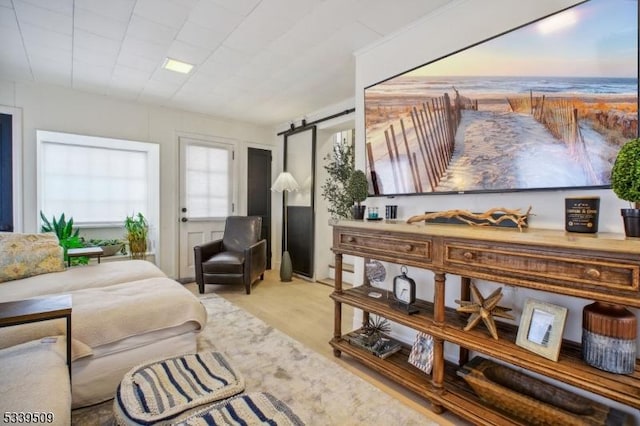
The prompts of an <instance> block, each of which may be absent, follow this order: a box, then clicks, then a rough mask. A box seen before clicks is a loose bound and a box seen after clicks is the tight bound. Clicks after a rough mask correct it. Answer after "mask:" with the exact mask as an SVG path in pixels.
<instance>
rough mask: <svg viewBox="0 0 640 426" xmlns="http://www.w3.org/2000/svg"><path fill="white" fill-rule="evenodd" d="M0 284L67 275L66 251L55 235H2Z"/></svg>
mask: <svg viewBox="0 0 640 426" xmlns="http://www.w3.org/2000/svg"><path fill="white" fill-rule="evenodd" d="M0 253H2V255H1V256H0V283H1V282H5V281H11V280H18V279H21V278H27V277H31V276H33V275H40V274H47V273H49V272H59V271H64V257H63V250H62V247H60V244H59V243H58V237H57V236H56V235H55V234H52V233H47V234H20V233H13V232H0Z"/></svg>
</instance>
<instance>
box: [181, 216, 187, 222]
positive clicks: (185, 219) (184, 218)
mask: <svg viewBox="0 0 640 426" xmlns="http://www.w3.org/2000/svg"><path fill="white" fill-rule="evenodd" d="M180 220H181V221H183V222H187V221H188V220H189V219H187V218H186V217H183V218H182V219H180Z"/></svg>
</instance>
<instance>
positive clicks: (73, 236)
mask: <svg viewBox="0 0 640 426" xmlns="http://www.w3.org/2000/svg"><path fill="white" fill-rule="evenodd" d="M40 219H42V225H41V226H40V232H53V233H54V234H56V236H57V237H58V242H59V243H60V246H61V247H62V249H63V255H64V261H65V263H66V262H68V261H69V257H68V255H67V250H69V249H70V248H81V247H83V244H82V239H81V238H80V236H79V235H78V234H79V233H80V230H79V229H77V228H76V229H73V218H72V217H70V218H69V220H68V221H67V220H66V218H65V216H64V213H62V214H61V215H60V218H58V219H56V217H55V216H53V217H52V218H51V221H49V219H47V218H46V216H45V215H44V213H42V211H41V212H40ZM71 263H72V264H74V265H79V264H80V265H86V264H87V263H89V258H88V257H86V256H82V257H75V258H73V259H72V262H71Z"/></svg>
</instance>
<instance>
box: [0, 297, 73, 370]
mask: <svg viewBox="0 0 640 426" xmlns="http://www.w3.org/2000/svg"><path fill="white" fill-rule="evenodd" d="M71 309H72V303H71V295H70V294H62V295H59V296H49V297H40V298H36V299H25V300H17V301H14V302H3V303H0V327H9V326H12V325H20V324H27V323H30V322H38V321H48V320H53V319H58V318H65V319H66V320H67V366H68V367H69V380H71Z"/></svg>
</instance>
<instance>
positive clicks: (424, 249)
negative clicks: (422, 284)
mask: <svg viewBox="0 0 640 426" xmlns="http://www.w3.org/2000/svg"><path fill="white" fill-rule="evenodd" d="M334 248H337V249H339V250H346V251H347V252H349V251H353V250H357V251H359V252H366V253H370V254H371V255H375V256H377V257H380V258H387V259H394V260H398V259H401V260H409V261H413V262H408V263H413V264H416V263H417V264H428V263H431V257H432V254H431V252H432V242H431V240H430V239H427V238H425V239H421V238H399V237H394V236H389V235H376V234H367V235H363V234H358V233H353V232H340V233H338V234H337V239H335V240H334Z"/></svg>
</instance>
